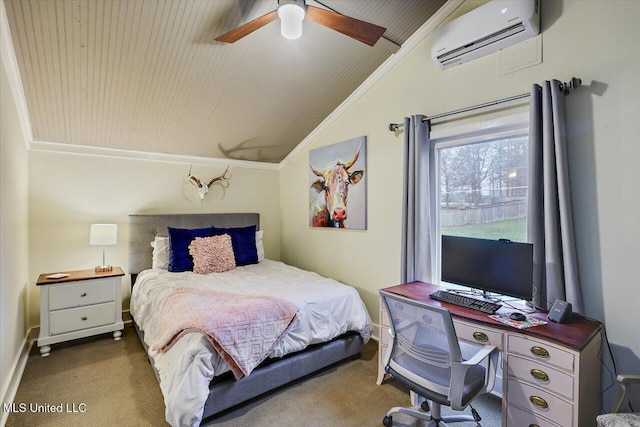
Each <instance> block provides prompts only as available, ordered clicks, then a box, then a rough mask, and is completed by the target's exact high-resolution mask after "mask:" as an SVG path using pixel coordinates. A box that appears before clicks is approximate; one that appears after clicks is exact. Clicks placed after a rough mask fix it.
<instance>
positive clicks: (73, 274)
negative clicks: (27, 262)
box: [36, 267, 124, 286]
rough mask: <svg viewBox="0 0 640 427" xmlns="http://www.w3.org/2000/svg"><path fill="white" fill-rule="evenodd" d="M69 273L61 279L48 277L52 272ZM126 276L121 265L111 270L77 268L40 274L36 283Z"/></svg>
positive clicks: (44, 283)
mask: <svg viewBox="0 0 640 427" xmlns="http://www.w3.org/2000/svg"><path fill="white" fill-rule="evenodd" d="M59 273H62V274H68V276H65V277H61V278H60V279H48V278H47V276H51V275H52V274H59ZM115 276H124V271H122V268H120V267H113V270H111V271H105V272H96V271H95V270H93V269H91V270H76V271H56V272H55V273H44V274H41V275H40V276H38V281H37V282H36V285H38V286H40V285H53V284H56V283H64V282H77V281H79V280H90V279H100V278H103V277H115Z"/></svg>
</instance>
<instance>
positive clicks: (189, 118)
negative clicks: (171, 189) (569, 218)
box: [4, 0, 445, 163]
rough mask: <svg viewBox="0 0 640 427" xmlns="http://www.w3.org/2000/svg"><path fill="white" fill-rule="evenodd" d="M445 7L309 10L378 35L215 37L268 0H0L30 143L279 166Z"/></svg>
mask: <svg viewBox="0 0 640 427" xmlns="http://www.w3.org/2000/svg"><path fill="white" fill-rule="evenodd" d="M444 1H445V0H323V1H322V3H319V2H316V1H311V0H309V1H308V4H309V5H313V6H316V7H319V8H323V9H331V10H334V11H337V12H339V13H341V14H343V15H347V16H350V17H353V18H357V19H359V20H362V21H367V22H371V23H374V24H377V25H379V26H382V27H385V28H387V30H386V32H385V33H384V35H383V38H382V39H380V40H379V41H378V42H377V43H376V44H375V46H373V47H370V46H368V45H366V44H364V43H361V42H358V41H356V40H354V39H351V38H349V37H347V36H345V35H343V34H341V33H338V32H336V31H333V30H330V29H328V28H326V27H323V26H321V25H318V24H316V23H314V22H310V21H308V20H305V21H304V22H303V34H302V37H301V38H300V39H297V40H287V39H285V38H283V37H282V36H281V35H280V28H279V27H280V25H279V22H278V21H274V22H272V23H270V24H268V25H266V26H264V27H262V28H260V29H259V30H257V31H255V32H253V33H251V34H249V35H248V36H246V37H244V38H243V39H241V40H239V41H237V42H236V43H233V44H226V43H221V42H217V41H215V38H216V37H217V36H219V35H221V34H223V33H226V32H227V31H230V30H232V29H234V28H236V27H238V26H239V25H242V24H245V23H247V22H249V21H251V20H253V19H255V18H257V17H259V16H262V15H264V14H266V13H268V12H270V11H272V10H275V9H276V8H277V6H278V4H277V1H276V0H257V1H249V0H4V2H5V8H6V12H7V18H8V21H9V28H10V31H11V37H12V41H13V45H14V49H15V53H16V59H17V64H18V68H19V72H20V78H21V81H22V86H23V89H24V94H25V98H26V105H27V109H28V114H29V119H30V123H31V128H32V134H33V140H34V141H43V142H51V143H62V144H69V145H75V146H90V147H98V148H112V149H120V150H131V151H136V152H152V153H165V154H174V155H192V156H204V157H213V158H223V159H241V160H250V161H257V162H269V163H278V162H280V161H281V160H283V159H284V158H285V157H286V156H287V155H288V154H289V153H290V152H291V151H292V150H293V149H294V148H295V147H296V146H297V145H298V144H299V143H300V142H301V141H302V140H304V138H305V137H306V136H307V135H309V133H311V132H312V131H313V130H314V129H315V128H316V127H317V126H318V125H319V124H320V123H322V121H323V120H324V119H325V118H326V117H327V116H328V115H329V114H330V113H331V112H332V111H334V110H335V109H336V108H337V107H338V106H339V105H340V104H341V103H342V102H343V101H344V100H345V99H346V98H347V97H348V96H349V95H350V94H351V93H352V92H353V91H354V90H355V89H356V88H358V86H360V85H361V84H362V82H364V81H365V80H366V78H367V77H368V76H369V75H371V74H372V73H373V72H374V71H375V70H376V69H377V68H378V67H379V66H380V65H381V64H382V63H383V62H384V61H385V60H386V59H387V58H388V57H389V56H390V55H392V54H393V53H394V52H395V51H397V49H398V48H399V46H400V45H402V43H404V42H405V41H406V40H407V39H408V38H409V37H410V36H411V35H412V34H413V33H414V32H415V31H416V30H418V29H419V28H420V27H421V26H422V25H423V24H424V23H425V22H426V21H427V20H428V19H429V18H430V17H431V15H433V13H434V12H435V11H437V10H438V8H439V7H440V6H442V5H443V4H444Z"/></svg>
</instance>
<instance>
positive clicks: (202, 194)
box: [185, 165, 231, 202]
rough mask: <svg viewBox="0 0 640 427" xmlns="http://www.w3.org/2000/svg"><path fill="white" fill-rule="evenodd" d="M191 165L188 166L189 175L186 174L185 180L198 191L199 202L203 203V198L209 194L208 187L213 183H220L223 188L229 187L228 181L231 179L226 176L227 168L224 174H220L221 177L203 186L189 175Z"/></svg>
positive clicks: (194, 177)
mask: <svg viewBox="0 0 640 427" xmlns="http://www.w3.org/2000/svg"><path fill="white" fill-rule="evenodd" d="M192 166H193V165H191V166H189V173H188V174H187V176H186V177H185V179H186V180H187V181H188V182H189V183H190V184H191V185H193V186H194V187H196V188H197V190H198V196H200V201H201V202H204V197H205V196H206V195H207V193H208V192H209V187H211V186H212V185H213V184H214V183H216V182H218V181H220V183H221V185H222V186H223V187H224V188H228V187H229V180H230V179H231V176H226V175H227V172H228V171H229V166H227V168H226V169H225V170H224V172H223V173H222V175H220V176H217V177H215V178H212V179H211V180H210V181H209V182H208V183H206V184H203V183H202V181H200V179H199V178H198V177H196V176H193V175H191V168H192Z"/></svg>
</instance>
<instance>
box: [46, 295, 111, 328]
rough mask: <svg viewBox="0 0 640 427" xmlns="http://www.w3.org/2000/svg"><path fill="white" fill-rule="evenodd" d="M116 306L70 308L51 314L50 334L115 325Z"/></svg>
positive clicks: (98, 305) (102, 305)
mask: <svg viewBox="0 0 640 427" xmlns="http://www.w3.org/2000/svg"><path fill="white" fill-rule="evenodd" d="M114 310H115V304H114V303H113V302H110V303H106V304H97V305H90V306H86V307H78V308H70V309H67V310H58V311H52V312H51V313H49V332H50V333H51V335H56V334H64V333H66V332H73V331H79V330H81V329H87V328H94V327H96V326H102V325H108V324H110V323H114V321H115V319H114Z"/></svg>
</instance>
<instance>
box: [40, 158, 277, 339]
mask: <svg viewBox="0 0 640 427" xmlns="http://www.w3.org/2000/svg"><path fill="white" fill-rule="evenodd" d="M225 166H226V165H225V164H224V163H221V164H220V165H197V164H196V165H194V166H193V171H192V173H193V174H194V175H196V176H199V177H200V178H202V179H210V178H212V177H214V176H217V175H219V174H221V173H222V172H223V171H224V168H225ZM188 169H189V164H186V163H177V162H164V161H155V160H136V159H123V158H117V157H107V156H94V155H82V154H68V153H54V152H46V151H37V150H30V152H29V206H30V209H29V230H30V239H29V257H30V261H31V262H30V268H29V279H30V283H31V284H30V286H29V294H30V301H31V304H30V307H29V325H30V326H35V325H38V324H39V323H40V319H39V307H38V303H39V302H38V298H39V290H38V289H37V287H36V286H35V282H36V279H37V278H38V275H39V274H41V273H46V272H55V271H60V270H78V269H87V268H93V267H94V266H96V265H98V264H100V262H101V261H102V258H101V257H102V255H101V250H100V248H99V247H94V246H89V228H90V225H91V224H92V223H100V222H108V223H116V224H118V244H117V245H116V246H113V247H106V258H107V262H108V263H109V264H112V265H119V266H122V267H123V269H124V270H125V272H126V271H127V233H128V215H129V214H148V213H204V212H258V213H260V214H261V217H260V223H261V228H262V229H263V230H265V235H264V242H265V253H266V256H267V257H269V258H271V259H280V207H279V206H278V203H277V201H278V199H279V192H278V191H279V190H278V171H276V170H261V169H248V168H242V167H234V166H232V168H231V169H230V174H231V175H232V178H231V181H230V185H229V188H228V189H226V190H225V191H224V192H223V190H222V189H221V188H220V187H216V186H212V187H211V190H210V191H209V194H207V196H206V199H205V201H204V202H203V203H201V202H200V199H199V198H198V196H197V193H196V189H195V188H194V187H192V186H190V185H189V184H187V183H186V181H185V179H184V177H185V175H186V174H187V171H188ZM128 296H129V281H128V279H127V280H125V283H124V285H123V297H124V301H125V302H124V304H123V305H124V308H125V309H126V308H127V307H128V306H129V302H128Z"/></svg>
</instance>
